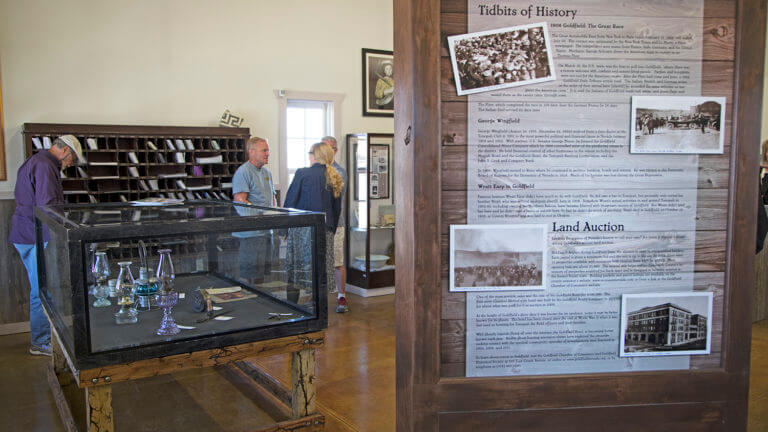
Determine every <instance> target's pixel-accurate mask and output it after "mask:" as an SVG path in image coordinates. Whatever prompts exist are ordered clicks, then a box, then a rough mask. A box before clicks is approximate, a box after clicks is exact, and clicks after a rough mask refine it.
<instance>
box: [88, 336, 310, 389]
mask: <svg viewBox="0 0 768 432" xmlns="http://www.w3.org/2000/svg"><path fill="white" fill-rule="evenodd" d="M323 342H324V334H323V332H313V333H306V334H302V335H296V336H289V337H284V338H278V339H271V340H266V341H258V342H251V343H247V344H242V345H234V346H229V347H224V348H217V349H211V350H205V351H197V352H193V353H187V354H178V355H173V356H168V357H160V358H154V359H147V360H139V361H136V362H133V363H125V364H118V365H111V366H104V367H101V368H96V369H88V370H83V371H80V377H79V385H80V387H88V386H94V385H105V384H109V383H115V382H121V381H127V380H133V379H138V378H147V377H151V376H157V375H163V374H168V373H172V372H176V371H180V370H184V369H192V368H199V367H208V366H217V365H224V364H227V363H231V362H234V361H238V360H243V359H245V358H247V357H261V356H271V355H276V354H285V353H290V352H296V351H301V350H302V349H306V348H307V347H315V348H316V347H318V346H321V345H322V344H323ZM106 377H109V381H106V380H105V378H106ZM93 380H96V382H94V381H93Z"/></svg>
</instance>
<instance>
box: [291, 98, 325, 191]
mask: <svg viewBox="0 0 768 432" xmlns="http://www.w3.org/2000/svg"><path fill="white" fill-rule="evenodd" d="M285 119H286V121H285V132H286V133H285V136H286V144H287V145H286V154H285V156H286V157H285V161H286V167H285V168H286V172H287V174H288V184H291V182H292V181H293V176H294V175H295V174H296V170H298V169H299V168H304V167H307V166H309V148H310V147H311V146H312V144H314V143H316V142H319V141H320V140H321V139H322V138H323V137H324V136H326V135H332V134H333V102H330V101H315V100H298V99H288V101H287V103H286V113H285Z"/></svg>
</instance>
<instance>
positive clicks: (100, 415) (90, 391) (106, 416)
mask: <svg viewBox="0 0 768 432" xmlns="http://www.w3.org/2000/svg"><path fill="white" fill-rule="evenodd" d="M85 409H86V411H87V412H86V417H87V419H88V432H114V430H115V425H114V422H113V421H112V386H111V385H101V386H96V387H87V388H86V389H85Z"/></svg>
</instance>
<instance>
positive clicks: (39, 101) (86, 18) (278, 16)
mask: <svg viewBox="0 0 768 432" xmlns="http://www.w3.org/2000/svg"><path fill="white" fill-rule="evenodd" d="M361 48H376V49H387V50H391V49H392V1H391V0H355V1H349V0H324V1H316V0H280V1H270V0H242V1H235V0H225V1H218V2H214V1H213V0H152V1H150V0H138V1H116V0H102V1H97V0H68V1H54V0H49V1H41V0H0V62H1V63H0V67H2V70H1V72H2V75H0V76H2V77H3V81H2V86H3V87H2V94H3V103H4V111H5V112H4V114H5V137H6V154H7V160H8V174H9V175H8V181H7V182H0V192H4V191H11V190H13V187H14V185H15V181H16V171H17V169H18V166H19V165H20V164H21V162H22V161H23V159H24V157H23V149H22V140H21V128H22V124H23V123H24V122H51V123H104V124H146V125H184V126H213V125H216V124H217V122H218V119H219V117H220V115H221V113H222V112H223V111H224V110H225V109H229V110H231V111H233V112H235V113H238V114H241V115H243V116H244V117H245V118H246V123H245V124H244V126H246V127H250V128H251V133H252V134H254V135H260V136H264V137H266V138H268V139H269V140H270V142H271V143H272V145H271V148H272V157H271V158H270V163H269V166H270V169H272V171H273V172H275V173H276V172H277V167H278V166H279V157H280V155H279V154H278V153H279V145H278V101H277V98H276V97H275V94H274V90H275V89H289V90H302V91H314V92H326V93H341V94H344V95H345V99H344V102H343V105H342V130H341V133H339V132H338V131H337V133H336V135H337V136H343V134H346V133H349V132H357V131H370V132H392V130H393V121H392V119H391V118H374V117H362V115H361V105H362V101H361V98H362V95H361V86H362V84H361V82H360V81H361V74H362V71H361V62H362V60H361Z"/></svg>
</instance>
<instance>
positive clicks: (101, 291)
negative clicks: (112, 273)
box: [91, 252, 112, 307]
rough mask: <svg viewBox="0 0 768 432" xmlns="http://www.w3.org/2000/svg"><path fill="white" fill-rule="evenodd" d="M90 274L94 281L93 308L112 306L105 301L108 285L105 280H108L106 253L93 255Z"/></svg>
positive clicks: (107, 295) (107, 294)
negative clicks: (94, 299) (94, 298)
mask: <svg viewBox="0 0 768 432" xmlns="http://www.w3.org/2000/svg"><path fill="white" fill-rule="evenodd" d="M91 274H92V275H93V281H94V285H93V295H94V297H96V301H95V302H93V306H94V307H107V306H112V302H110V301H109V300H108V299H107V297H109V285H108V284H107V279H109V261H108V260H107V253H106V252H96V253H95V255H94V260H93V266H92V267H91Z"/></svg>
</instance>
